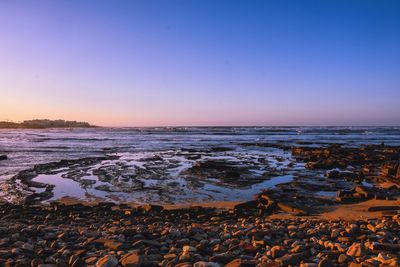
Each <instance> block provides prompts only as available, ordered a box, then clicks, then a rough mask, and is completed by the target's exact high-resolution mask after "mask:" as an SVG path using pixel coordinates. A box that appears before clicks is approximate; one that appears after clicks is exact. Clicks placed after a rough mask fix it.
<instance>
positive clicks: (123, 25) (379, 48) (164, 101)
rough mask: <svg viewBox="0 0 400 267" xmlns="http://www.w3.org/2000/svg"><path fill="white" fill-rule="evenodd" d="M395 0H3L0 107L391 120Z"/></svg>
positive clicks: (398, 92)
mask: <svg viewBox="0 0 400 267" xmlns="http://www.w3.org/2000/svg"><path fill="white" fill-rule="evenodd" d="M399 14H400V2H399V1H221V0H217V1H194V0H191V1H187V0H185V1H166V0H163V1H161V0H160V1H7V0H6V1H1V2H0V37H1V40H2V41H1V42H0V92H1V98H0V119H10V120H23V119H30V118H51V119H56V118H63V119H77V120H87V121H90V122H92V123H96V124H99V125H109V126H143V125H146V126H155V125H400V105H399V99H400V88H399V85H400V75H399V74H400V16H399Z"/></svg>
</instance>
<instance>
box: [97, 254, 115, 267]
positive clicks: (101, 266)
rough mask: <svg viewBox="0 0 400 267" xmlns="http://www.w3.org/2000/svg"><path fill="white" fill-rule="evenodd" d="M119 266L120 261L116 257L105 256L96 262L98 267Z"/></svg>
mask: <svg viewBox="0 0 400 267" xmlns="http://www.w3.org/2000/svg"><path fill="white" fill-rule="evenodd" d="M117 265H118V260H117V258H116V257H114V256H110V255H107V256H104V257H103V258H101V259H99V260H98V261H97V262H96V267H115V266H117Z"/></svg>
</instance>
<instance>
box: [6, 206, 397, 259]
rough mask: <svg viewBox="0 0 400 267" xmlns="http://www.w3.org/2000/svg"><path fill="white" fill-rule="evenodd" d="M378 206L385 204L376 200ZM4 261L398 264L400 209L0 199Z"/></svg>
mask: <svg viewBox="0 0 400 267" xmlns="http://www.w3.org/2000/svg"><path fill="white" fill-rule="evenodd" d="M381 208H382V207H381ZM0 214H1V217H0V225H1V226H0V265H2V266H33V267H36V266H39V267H56V266H74V267H78V266H98V267H113V266H124V267H127V266H130V267H132V266H180V267H183V266H188V267H189V266H196V267H201V266H210V267H213V266H215V267H216V266H230V267H233V266H304V267H305V266H309V267H311V266H320V267H323V266H354V267H355V266H399V264H400V258H399V256H400V236H399V233H400V216H399V215H392V214H391V215H388V214H384V213H383V214H382V216H379V217H377V218H371V219H357V220H341V219H335V220H324V219H321V218H312V217H307V216H297V217H295V218H291V219H283V218H270V217H269V216H265V215H263V214H262V213H260V212H259V210H257V209H255V210H253V209H244V208H243V206H240V205H236V208H234V209H233V210H228V209H216V208H205V207H190V208H180V209H164V208H163V207H162V206H156V205H144V206H137V207H132V206H129V205H126V204H114V203H98V204H97V205H95V206H85V205H82V204H73V205H65V204H62V203H58V202H55V203H52V204H51V205H34V206H26V205H20V206H16V205H12V204H6V203H5V204H2V205H1V206H0Z"/></svg>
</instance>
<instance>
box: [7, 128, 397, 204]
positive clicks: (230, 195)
mask: <svg viewBox="0 0 400 267" xmlns="http://www.w3.org/2000/svg"><path fill="white" fill-rule="evenodd" d="M381 142H385V144H387V145H400V127H158V128H93V129H92V128H88V129H83V128H82V129H44V130H42V129H41V130H10V129H2V130H0V155H3V154H5V155H7V156H8V158H9V159H8V160H4V161H0V185H1V184H4V183H7V181H9V180H10V179H11V178H12V177H13V176H14V175H16V174H17V173H18V172H19V171H21V170H24V169H28V168H31V167H33V166H34V165H36V164H40V163H49V162H54V161H59V160H62V159H79V158H84V157H92V156H103V155H117V156H119V157H120V159H119V160H117V161H114V162H104V163H102V164H101V165H102V166H88V168H89V167H90V169H87V170H85V171H86V174H85V177H86V178H87V179H89V180H91V181H90V182H91V187H89V186H86V187H84V188H83V189H82V184H79V183H78V182H79V181H78V182H76V181H75V182H76V184H75V185H74V184H71V181H72V180H70V181H65V180H66V179H68V177H67V178H65V177H64V178H62V177H61V175H62V174H65V173H61V174H60V175H53V176H39V177H37V178H35V179H36V181H40V182H44V183H48V184H54V185H57V186H56V189H55V190H54V194H55V195H54V198H57V197H61V196H67V195H73V196H76V197H80V198H82V197H84V196H85V195H95V196H99V197H102V198H108V197H109V198H111V199H112V198H116V197H118V198H122V199H123V200H137V199H142V200H143V201H148V199H146V198H145V197H144V196H143V194H142V195H140V194H139V195H138V194H137V192H136V194H135V188H138V187H137V184H135V183H138V182H140V183H141V188H142V189H143V186H144V188H147V189H151V188H153V189H154V188H157V186H163V188H166V187H168V186H169V184H174V186H177V185H178V186H179V192H180V193H176V190H177V188H176V187H175V188H174V190H175V191H174V190H172V192H168V193H169V194H172V195H174V194H175V197H176V196H181V197H182V199H189V198H190V197H193V196H194V195H196V194H198V195H204V196H207V193H210V194H209V195H210V196H207V198H210V199H212V200H232V199H236V198H238V197H239V198H240V196H243V197H242V198H246V199H248V198H249V196H250V195H251V194H253V193H254V192H255V191H256V190H260V189H261V188H262V187H269V186H274V185H276V181H279V180H271V179H269V180H268V181H261V180H260V179H258V180H255V181H256V182H254V183H251V185H248V184H246V185H245V186H242V187H241V186H240V185H234V186H233V185H229V184H226V185H225V184H224V183H221V182H219V183H217V182H216V183H213V181H212V177H206V179H201V182H202V184H200V185H199V186H197V185H196V186H197V187H196V186H194V184H196V183H198V182H199V181H193V179H191V180H190V184H188V177H187V176H188V175H187V173H186V174H185V170H187V169H189V168H190V167H192V166H193V165H194V164H196V162H198V161H204V160H209V159H214V160H216V159H217V160H218V159H222V160H227V161H231V162H239V163H240V162H243V164H244V165H246V164H247V165H249V164H250V166H251V167H254V166H257V168H254V169H252V170H251V171H252V172H254V176H257V175H259V176H260V175H261V173H262V172H263V171H265V170H266V168H263V167H259V164H258V163H255V162H256V161H260V158H261V159H265V160H266V161H268V166H269V168H271V166H272V167H273V168H274V169H276V170H277V172H278V173H277V174H276V175H274V177H273V178H278V179H282V177H286V178H284V179H283V182H287V181H288V179H287V176H285V175H287V173H286V172H285V173H279V171H280V169H281V168H284V169H285V170H286V171H287V169H288V168H287V166H286V165H287V163H288V162H289V161H290V152H288V151H284V150H282V149H280V148H279V146H295V145H307V146H319V145H326V144H329V143H341V144H343V145H347V146H357V145H360V144H380V143H381ZM251 143H259V144H264V145H262V146H254V145H244V144H251ZM265 144H270V146H269V145H265ZM187 151H190V153H192V152H195V153H197V152H198V153H200V154H201V157H200V158H199V159H197V160H193V159H188V157H186V156H185V152H187ZM154 156H157V157H159V158H160V159H161V160H160V161H157V160H156V161H154V162H153V163H151V164H150V163H148V161H147V159H148V158H151V157H154ZM285 164H286V165H285ZM122 165H123V166H127V167H125V169H124V171H125V173H124V175H125V177H126V176H127V173H126V172H130V173H129V174H132V175H131V176H132V177H133V176H135V175H136V176H135V177H136V178H134V179H133V178H132V180H131V181H129V184H128V182H127V181H126V179H125V180H123V179H122V180H121V179H120V180H118V182H115V181H116V180H115V179H113V181H112V182H110V181H108V182H107V183H108V184H109V185H110V186H112V188H111V191H115V192H110V190H105V191H104V190H98V189H96V188H95V187H97V186H101V185H105V182H104V179H103V180H102V179H98V177H96V175H94V174H93V170H96V168H99V167H103V168H108V167H109V168H112V166H122ZM143 166H145V167H143ZM145 168H146V172H142V171H141V170H142V169H145ZM138 171H139V172H138ZM66 172H68V170H66ZM257 172H259V173H258V174H257ZM142 173H144V174H143V175H142ZM151 173H154V177H155V178H153V177H152V175H151ZM281 174H283V175H281ZM124 175H123V176H124ZM67 176H68V175H67ZM160 177H162V179H161V178H160ZM86 178H85V179H86ZM113 178H116V177H113ZM192 178H193V177H192ZM62 179H64V180H62ZM135 179H136V180H135ZM249 179H250V178H249ZM72 182H74V181H72ZM263 183H264V184H263ZM161 184H162V185H161ZM106 186H107V185H106ZM135 186H136V187H135ZM63 187H64V188H63ZM195 187H196V190H197V191H196V190H192V189H193V188H195ZM68 188H71V189H68ZM79 188H80V189H79ZM100 188H101V187H100ZM121 188H122V189H121ZM182 188H184V189H182ZM187 188H192V189H191V190H189V189H187ZM232 188H233V189H232ZM64 189H65V190H64ZM109 189H110V188H109ZM40 190H42V189H40V188H32V191H37V192H40ZM235 190H236V191H235ZM136 191H146V190H136ZM167 191H168V190H167ZM57 192H61V193H57ZM75 192H77V193H76V194H75ZM4 193H7V192H3V194H4ZM112 194H114V195H113V196H112ZM149 194H150V193H149V192H147V193H146V192H145V194H144V195H146V196H148V195H149ZM153 195H154V194H153ZM166 195H168V194H166ZM165 199H167V200H168V199H169V200H170V201H173V200H171V198H168V196H166V197H165ZM150 200H151V199H150ZM201 200H204V199H201ZM205 200H207V199H205ZM167 202H168V201H167Z"/></svg>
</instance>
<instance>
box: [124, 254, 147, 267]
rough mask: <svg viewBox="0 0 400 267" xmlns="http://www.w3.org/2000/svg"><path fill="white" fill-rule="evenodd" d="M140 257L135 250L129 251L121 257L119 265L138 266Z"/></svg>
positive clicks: (140, 262) (125, 266)
mask: <svg viewBox="0 0 400 267" xmlns="http://www.w3.org/2000/svg"><path fill="white" fill-rule="evenodd" d="M141 264H142V257H141V256H140V255H139V254H138V253H137V252H130V253H128V254H126V255H124V256H122V258H121V265H122V266H124V267H140V265H141Z"/></svg>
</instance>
